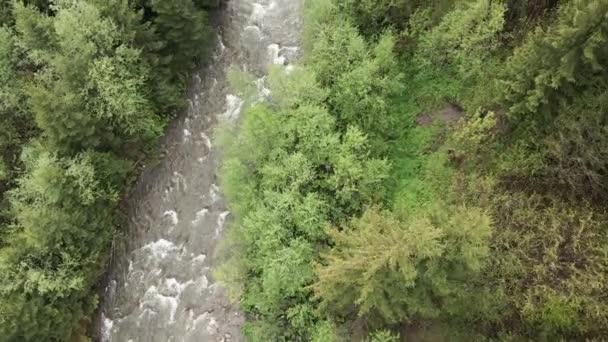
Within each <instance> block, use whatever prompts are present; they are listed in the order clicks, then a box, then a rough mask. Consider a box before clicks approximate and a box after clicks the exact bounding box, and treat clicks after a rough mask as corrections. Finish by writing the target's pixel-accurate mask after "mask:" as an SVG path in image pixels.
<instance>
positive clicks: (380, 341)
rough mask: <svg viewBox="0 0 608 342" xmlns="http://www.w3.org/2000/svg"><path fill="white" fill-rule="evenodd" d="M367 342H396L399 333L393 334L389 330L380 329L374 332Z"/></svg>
mask: <svg viewBox="0 0 608 342" xmlns="http://www.w3.org/2000/svg"><path fill="white" fill-rule="evenodd" d="M368 341H369V342H398V341H399V335H393V334H392V333H391V332H390V331H387V330H380V331H376V332H374V333H373V334H372V335H371V336H370V338H369V339H368Z"/></svg>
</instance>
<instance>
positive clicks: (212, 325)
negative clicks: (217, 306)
mask: <svg viewBox="0 0 608 342" xmlns="http://www.w3.org/2000/svg"><path fill="white" fill-rule="evenodd" d="M218 328H219V326H218V324H217V321H216V320H215V318H213V317H211V318H210V319H209V323H208V324H207V328H206V329H207V332H208V333H209V334H215V333H217V332H218Z"/></svg>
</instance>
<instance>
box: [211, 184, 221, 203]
mask: <svg viewBox="0 0 608 342" xmlns="http://www.w3.org/2000/svg"><path fill="white" fill-rule="evenodd" d="M209 197H210V198H211V202H212V203H215V202H217V201H218V200H219V198H220V188H219V187H218V186H217V185H215V184H211V188H210V189H209Z"/></svg>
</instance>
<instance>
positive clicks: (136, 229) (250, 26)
mask: <svg viewBox="0 0 608 342" xmlns="http://www.w3.org/2000/svg"><path fill="white" fill-rule="evenodd" d="M301 1H302V0H257V1H254V0H231V1H228V2H227V3H226V4H225V6H224V7H225V8H224V9H223V11H222V13H221V15H220V18H219V19H218V25H217V29H218V42H217V47H216V48H215V51H214V54H213V60H212V61H211V63H209V65H208V66H207V67H205V68H204V69H203V70H201V71H200V72H199V73H197V74H195V75H193V77H192V81H191V86H190V88H189V99H188V103H189V109H188V111H187V113H184V115H182V117H181V118H178V119H176V120H175V122H174V123H173V124H172V125H171V127H170V128H169V129H168V131H167V134H166V135H165V137H164V138H163V141H162V144H161V146H162V149H161V150H162V156H161V160H160V161H159V162H158V163H155V164H154V165H151V166H149V167H147V168H146V169H145V170H144V171H143V172H142V175H141V176H140V177H139V179H138V181H137V182H136V186H135V189H134V191H133V192H132V194H131V195H130V196H129V199H128V200H127V203H126V207H127V208H128V209H127V211H126V212H127V221H128V225H127V227H126V230H125V232H124V235H123V236H121V237H119V238H117V241H118V240H120V242H119V243H117V244H116V247H115V248H114V253H113V260H112V263H111V264H112V266H111V268H110V271H109V274H108V276H107V284H108V286H107V288H106V289H105V291H104V294H103V298H102V306H101V318H100V319H101V324H100V325H101V332H100V336H101V337H100V338H101V340H102V341H104V342H129V341H132V342H137V341H141V342H154V341H162V342H170V341H175V342H178V341H225V342H228V341H242V340H243V339H244V338H243V336H242V335H241V327H242V325H243V323H244V320H245V319H244V316H243V314H242V313H241V312H240V311H239V308H238V305H234V304H232V303H230V302H229V301H228V300H227V298H226V296H225V294H224V290H223V289H222V287H221V286H220V285H219V284H217V283H215V281H214V279H213V277H212V270H213V268H214V266H215V265H216V261H215V260H214V257H213V255H214V250H215V248H216V245H217V244H218V242H219V241H220V240H221V239H222V237H223V233H224V229H225V227H226V223H227V222H229V220H230V212H229V211H228V209H227V207H226V204H225V203H224V200H223V198H222V191H221V189H220V188H219V186H218V176H217V171H218V165H219V162H220V155H221V151H219V149H218V148H217V147H216V146H215V144H214V139H213V137H214V134H213V132H214V128H215V127H217V124H218V123H219V122H221V121H222V120H237V119H238V117H239V115H240V113H241V109H242V107H243V101H242V100H241V99H240V98H239V97H238V96H235V95H233V94H231V90H230V88H229V86H228V85H227V84H226V72H227V70H228V69H229V68H231V67H236V68H239V69H241V70H247V71H249V72H250V73H253V74H254V75H256V77H258V84H259V86H260V87H259V88H260V95H261V96H264V95H266V96H267V95H268V91H267V89H264V87H263V82H264V74H265V73H266V71H267V67H268V65H269V64H281V65H288V64H290V63H291V62H293V60H294V59H295V58H296V56H297V51H298V48H297V47H298V35H299V32H300V13H301V11H300V7H301ZM117 246H121V247H117Z"/></svg>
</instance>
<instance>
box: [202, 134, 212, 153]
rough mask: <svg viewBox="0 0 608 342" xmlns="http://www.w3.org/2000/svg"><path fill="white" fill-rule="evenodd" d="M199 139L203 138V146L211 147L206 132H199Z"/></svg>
mask: <svg viewBox="0 0 608 342" xmlns="http://www.w3.org/2000/svg"><path fill="white" fill-rule="evenodd" d="M200 135H201V139H203V142H204V143H205V146H207V148H208V149H211V146H212V145H211V139H209V136H208V135H207V134H205V133H204V132H201V134H200Z"/></svg>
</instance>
